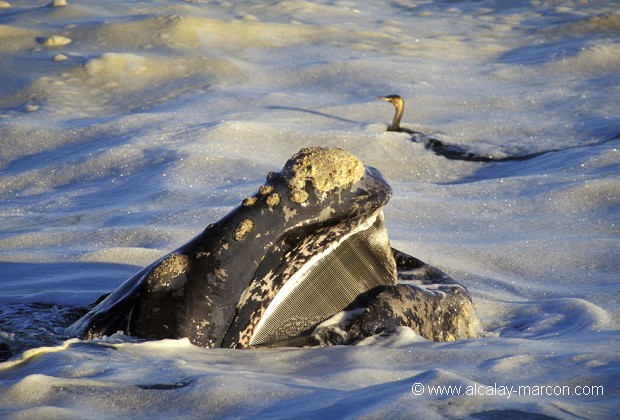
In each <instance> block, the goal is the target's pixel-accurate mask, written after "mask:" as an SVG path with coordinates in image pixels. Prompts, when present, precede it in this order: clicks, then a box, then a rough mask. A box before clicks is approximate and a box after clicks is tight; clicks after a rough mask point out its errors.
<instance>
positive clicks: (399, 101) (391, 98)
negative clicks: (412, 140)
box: [377, 95, 415, 134]
mask: <svg viewBox="0 0 620 420" xmlns="http://www.w3.org/2000/svg"><path fill="white" fill-rule="evenodd" d="M377 99H382V100H384V101H387V102H389V103H391V104H392V105H394V108H396V113H395V114H394V118H393V119H392V124H390V125H389V126H388V129H387V131H398V132H399V133H407V134H413V133H415V131H413V130H410V129H408V128H403V127H401V126H400V120H401V119H402V118H403V114H404V113H405V100H404V99H403V98H401V97H400V96H399V95H386V96H377Z"/></svg>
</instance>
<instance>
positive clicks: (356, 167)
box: [283, 147, 365, 203]
mask: <svg viewBox="0 0 620 420" xmlns="http://www.w3.org/2000/svg"><path fill="white" fill-rule="evenodd" d="M364 170H365V168H364V164H363V163H362V162H361V161H360V160H359V159H358V158H357V157H356V156H355V155H353V154H352V153H351V152H349V151H347V150H343V149H338V148H325V147H308V148H304V149H301V150H300V151H299V152H298V153H296V154H295V155H294V156H293V157H292V158H291V159H289V160H288V161H287V162H286V165H284V170H283V174H284V178H285V180H286V182H287V183H288V186H289V189H290V198H291V200H292V201H294V202H297V203H303V202H305V201H306V200H307V199H308V192H307V191H306V183H307V182H310V183H311V184H312V186H313V187H314V188H315V189H316V190H318V191H320V192H328V191H331V190H333V189H336V188H344V187H346V186H347V185H351V184H353V183H355V182H357V181H359V180H360V179H361V178H362V176H364Z"/></svg>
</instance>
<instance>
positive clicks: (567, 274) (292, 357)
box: [0, 0, 620, 419]
mask: <svg viewBox="0 0 620 420" xmlns="http://www.w3.org/2000/svg"><path fill="white" fill-rule="evenodd" d="M64 3H65V2H62V1H56V2H52V3H50V4H49V5H48V4H47V0H46V1H17V0H13V1H9V2H0V146H1V147H0V223H1V228H0V284H1V287H2V289H1V290H2V292H0V317H1V318H0V339H1V341H2V342H4V343H6V344H8V345H9V346H10V347H11V348H12V349H13V352H14V353H15V354H14V355H13V357H12V358H11V359H10V360H8V361H6V362H4V363H2V364H0V416H1V417H9V418H42V417H49V418H86V417H91V418H92V417H98V418H105V417H136V418H139V417H171V416H172V417H246V416H258V417H270V418H278V417H280V418H284V417H363V418H378V417H386V416H387V417H394V418H401V417H402V418H411V417H423V418H440V417H448V418H479V419H490V418H500V417H502V418H510V417H520V416H525V415H530V416H538V417H537V418H548V417H552V418H609V417H612V416H614V415H617V412H618V409H619V407H620V379H618V378H620V351H619V350H620V334H619V333H618V328H619V324H618V321H617V320H618V317H619V316H620V297H618V296H619V293H620V281H619V271H620V252H619V251H620V247H619V239H620V235H619V233H620V227H619V224H620V217H619V214H620V151H619V150H618V146H619V142H618V138H619V137H618V135H619V134H620V105H619V103H620V101H619V98H620V13H619V12H618V10H620V7H619V3H618V2H610V1H579V2H573V1H559V0H558V1H529V2H528V1H490V0H483V1H476V2H469V1H462V2H460V1H416V2H410V1H387V0H377V1H372V2H354V1H315V2H309V1H294V0H290V1H272V2H268V3H265V2H259V1H215V2H206V1H204V2H203V1H165V0H162V1H156V2H134V1H128V0H127V1H122V0H111V1H106V2H99V1H94V0H83V1H78V0H68V1H67V2H66V5H63V4H64ZM386 94H399V95H401V96H403V97H404V98H405V100H406V101H407V108H406V112H405V117H404V118H403V122H402V124H403V126H407V127H408V128H411V129H414V130H417V131H422V132H424V133H426V134H429V135H432V136H434V137H437V138H439V139H441V140H442V141H443V142H445V143H450V144H456V145H459V146H460V147H463V148H466V149H467V150H470V151H472V153H476V154H478V155H484V156H495V157H500V158H501V157H508V156H523V155H532V154H536V153H540V155H539V156H538V157H534V158H532V159H528V160H523V161H509V162H501V163H482V162H466V161H456V160H448V159H446V158H444V157H442V156H437V155H435V154H434V153H433V152H432V151H431V150H427V149H425V148H424V146H423V145H422V144H419V143H414V142H411V141H410V139H409V136H408V135H406V134H403V133H394V132H386V128H387V123H389V122H390V120H391V117H392V114H393V109H392V107H391V105H389V104H387V103H385V102H382V101H378V100H376V97H377V96H378V95H386ZM317 145H318V146H336V147H341V148H346V149H348V150H350V151H352V152H353V153H355V154H356V155H357V156H358V157H359V158H360V159H361V160H362V161H363V162H364V163H365V164H366V165H370V166H374V167H376V168H378V169H379V170H380V171H381V172H382V173H383V174H384V176H385V177H386V178H387V179H388V180H389V182H390V184H391V185H392V187H393V189H394V194H393V198H392V200H391V201H390V203H389V204H388V206H387V207H386V209H385V216H386V224H387V228H388V232H389V234H390V239H391V242H392V245H393V246H395V247H396V248H399V249H401V250H403V251H405V252H407V253H410V254H412V255H414V256H416V257H418V258H420V259H422V260H423V261H425V262H427V263H430V264H432V265H434V266H436V267H438V268H440V269H442V270H444V271H445V272H447V273H449V274H450V275H451V276H453V277H454V278H456V279H457V280H459V281H461V282H462V283H463V284H464V285H465V286H466V287H467V288H468V289H469V291H470V292H471V294H472V297H473V301H474V303H475V305H476V308H477V311H478V314H479V316H480V318H481V320H482V323H483V326H484V329H485V331H486V333H485V336H484V337H481V338H479V339H472V340H461V341H456V342H449V343H437V342H430V341H426V340H423V339H421V338H420V337H417V336H416V335H415V334H414V333H413V332H412V331H411V330H409V329H406V328H402V329H401V330H399V331H398V333H397V334H394V335H391V336H385V337H373V338H369V339H366V340H365V341H363V342H361V343H359V344H358V345H356V346H346V347H341V346H336V347H325V348H304V349H271V350H251V351H241V350H227V349H203V348H199V347H195V346H193V345H191V344H190V343H189V342H188V341H187V340H186V339H180V340H163V341H153V342H143V341H141V340H136V339H133V338H131V337H126V336H123V335H114V336H112V337H107V338H104V339H101V340H95V341H92V342H89V341H80V340H77V339H69V340H68V341H64V337H63V336H62V331H63V329H62V325H64V324H63V322H65V323H66V321H67V320H68V319H71V318H72V317H73V318H75V317H76V316H79V313H77V312H76V309H75V308H76V307H84V306H87V305H88V304H90V303H92V302H93V301H94V300H96V299H97V298H98V297H99V296H100V295H101V294H104V293H107V292H109V291H111V290H114V289H115V288H116V287H117V286H118V285H120V284H121V283H122V282H123V281H124V280H125V279H126V278H128V277H129V276H131V275H132V274H133V273H134V272H136V271H138V270H139V269H140V268H141V267H143V266H145V265H147V264H149V263H151V262H152V261H154V260H155V259H157V258H158V257H160V256H161V255H163V254H165V253H167V252H169V251H171V250H173V249H175V248H176V247H178V246H180V245H182V244H183V243H185V242H186V241H188V240H189V239H191V238H192V237H193V236H195V235H196V234H198V233H199V232H200V231H202V229H204V227H205V226H206V225H208V224H209V223H211V222H214V221H217V220H218V219H219V218H221V217H222V216H224V215H226V214H227V213H228V212H229V211H231V210H232V209H233V208H234V207H235V206H237V205H239V203H240V202H241V200H242V199H243V198H244V197H246V196H248V195H251V194H253V193H254V192H255V191H256V190H257V188H258V186H260V185H261V184H262V183H263V182H264V180H265V176H266V175H267V173H268V172H269V171H278V170H280V169H281V167H282V165H283V164H284V162H285V161H286V160H287V159H288V158H289V157H290V156H291V155H292V154H294V153H295V152H297V151H298V150H299V149H300V148H302V147H306V146H317ZM22 352H24V353H22ZM545 416H546V417H545Z"/></svg>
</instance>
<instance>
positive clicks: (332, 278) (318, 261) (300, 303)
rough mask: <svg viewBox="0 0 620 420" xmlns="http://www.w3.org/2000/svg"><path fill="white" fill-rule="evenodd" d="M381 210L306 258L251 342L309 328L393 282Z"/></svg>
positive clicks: (256, 343) (265, 342) (295, 334)
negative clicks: (365, 295)
mask: <svg viewBox="0 0 620 420" xmlns="http://www.w3.org/2000/svg"><path fill="white" fill-rule="evenodd" d="M396 278H397V272H396V262H395V260H394V257H393V255H392V252H391V248H390V243H389V239H388V234H387V230H386V228H385V224H384V220H383V213H382V212H381V211H379V212H377V213H375V214H374V215H372V216H371V217H369V218H368V220H366V221H365V222H364V223H363V224H361V225H360V226H358V227H357V228H356V229H354V230H353V231H351V232H350V233H348V234H347V235H345V236H344V237H342V238H340V239H339V240H338V241H335V242H332V243H331V244H329V246H327V247H326V248H325V250H324V251H323V252H321V253H318V254H316V255H314V256H313V257H312V258H310V259H309V260H308V261H307V262H306V263H305V264H304V265H303V266H302V267H301V268H300V269H299V270H298V271H297V272H296V273H295V274H294V275H293V276H291V277H290V278H289V279H288V280H287V281H286V283H285V284H284V285H283V286H282V288H281V289H280V291H279V292H278V294H277V295H276V296H275V297H274V299H273V300H272V302H271V303H270V304H269V306H268V307H267V309H266V311H265V313H264V315H263V316H262V317H261V318H260V321H259V322H258V324H257V326H256V329H255V330H254V334H253V335H252V337H251V339H250V342H249V345H250V346H261V345H268V344H270V343H274V342H279V341H284V340H289V339H292V338H295V337H299V336H301V335H304V334H308V333H309V332H311V331H312V330H313V329H314V327H315V326H316V325H317V324H319V323H320V322H322V321H324V320H325V319H327V318H329V317H331V316H332V315H333V314H335V313H337V312H340V311H342V310H344V309H346V308H347V307H349V306H350V305H351V304H352V303H353V302H355V301H356V300H357V299H359V298H360V296H363V295H364V294H365V293H367V292H369V291H371V290H373V289H377V290H380V289H381V288H382V287H384V286H386V285H393V284H395V283H396Z"/></svg>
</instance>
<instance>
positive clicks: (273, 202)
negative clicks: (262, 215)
mask: <svg viewBox="0 0 620 420" xmlns="http://www.w3.org/2000/svg"><path fill="white" fill-rule="evenodd" d="M265 202H266V203H267V205H268V206H269V207H275V206H277V205H278V204H280V194H278V193H273V194H271V195H270V196H269V197H267V199H266V200H265Z"/></svg>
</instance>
